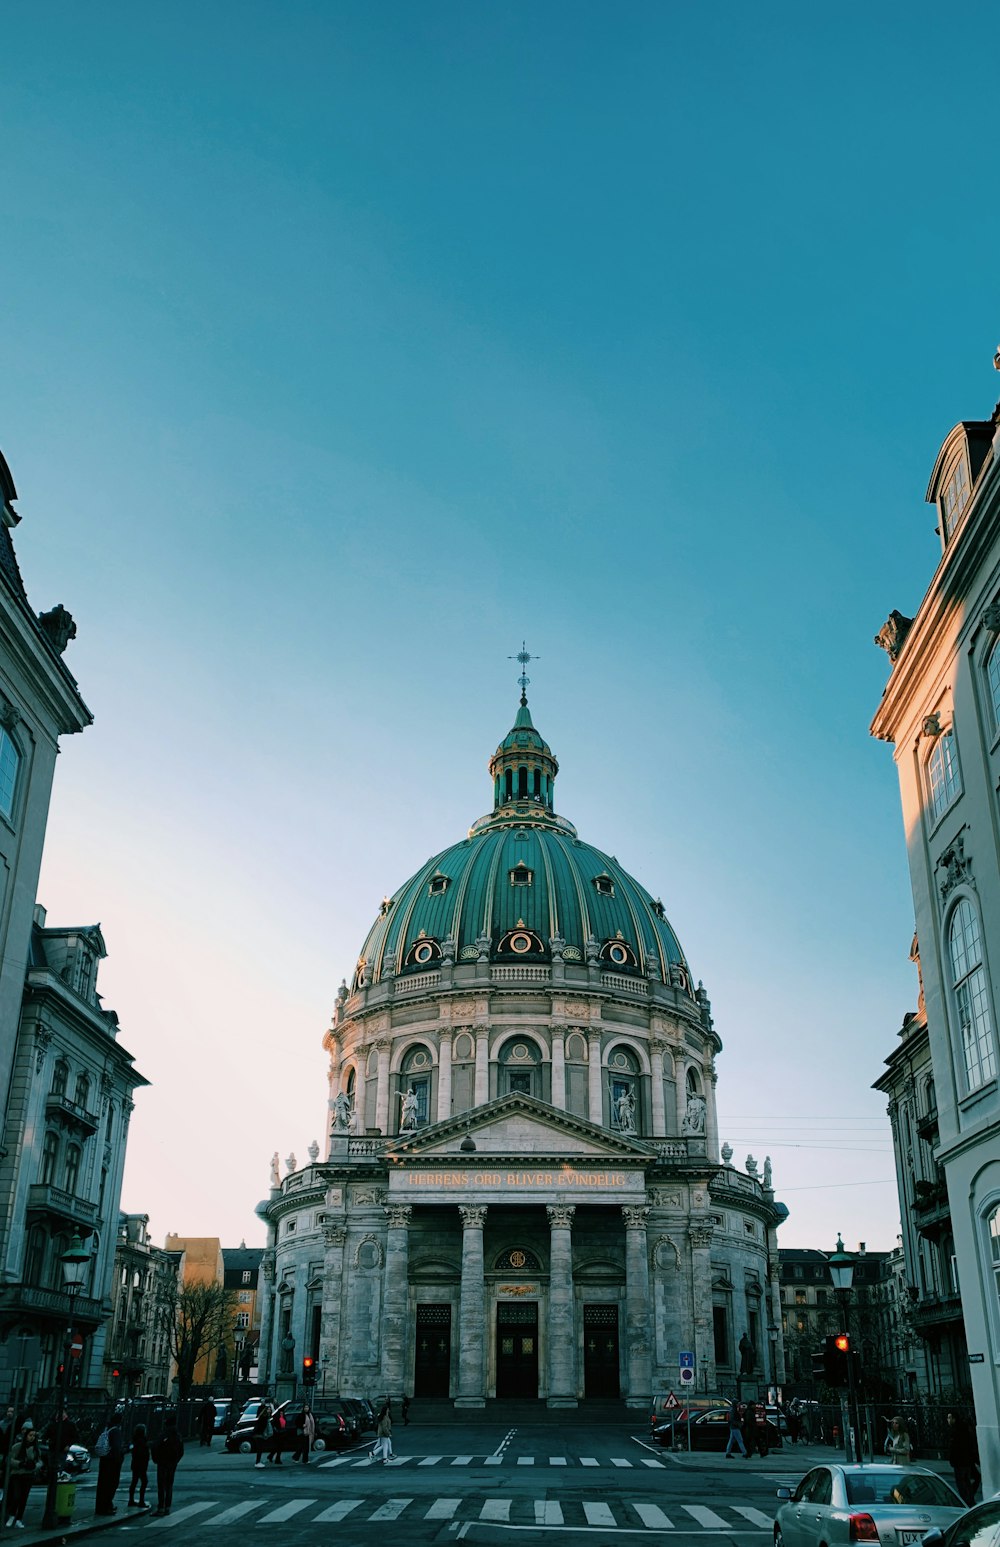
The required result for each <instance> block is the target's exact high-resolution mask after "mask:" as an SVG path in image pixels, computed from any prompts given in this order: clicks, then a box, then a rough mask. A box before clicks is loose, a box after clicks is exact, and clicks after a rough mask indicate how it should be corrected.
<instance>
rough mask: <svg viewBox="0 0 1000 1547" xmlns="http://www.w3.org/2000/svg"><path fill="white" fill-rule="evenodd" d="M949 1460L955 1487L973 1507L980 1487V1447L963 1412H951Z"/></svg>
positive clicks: (949, 1419) (949, 1422) (970, 1506)
mask: <svg viewBox="0 0 1000 1547" xmlns="http://www.w3.org/2000/svg"><path fill="white" fill-rule="evenodd" d="M946 1422H947V1424H948V1460H949V1462H950V1463H951V1469H952V1471H953V1472H954V1473H955V1488H956V1489H957V1491H958V1492H959V1493H960V1494H961V1496H962V1498H963V1499H964V1500H965V1502H966V1504H967V1505H968V1506H969V1508H970V1509H971V1508H972V1506H973V1504H975V1502H976V1491H977V1489H978V1488H979V1447H978V1445H977V1444H976V1436H975V1433H974V1432H973V1429H972V1427H971V1425H970V1424H969V1423H967V1422H966V1420H965V1419H964V1418H963V1417H962V1415H961V1413H949V1414H948V1417H947V1419H946Z"/></svg>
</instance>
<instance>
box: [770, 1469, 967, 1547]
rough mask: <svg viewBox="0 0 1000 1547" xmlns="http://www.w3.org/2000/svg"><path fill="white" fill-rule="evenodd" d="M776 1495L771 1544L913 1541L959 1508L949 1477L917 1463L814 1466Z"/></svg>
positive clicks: (895, 1546)
mask: <svg viewBox="0 0 1000 1547" xmlns="http://www.w3.org/2000/svg"><path fill="white" fill-rule="evenodd" d="M778 1498H779V1499H781V1500H782V1503H781V1505H780V1506H779V1508H778V1512H777V1515H776V1516H775V1520H774V1547H848V1544H850V1543H854V1542H871V1543H881V1547H916V1544H917V1543H919V1542H921V1541H922V1540H923V1538H924V1536H925V1535H926V1534H927V1532H928V1531H930V1530H931V1529H932V1528H933V1527H934V1526H939V1527H941V1528H942V1529H945V1528H946V1527H948V1526H950V1525H951V1524H952V1522H953V1521H955V1520H957V1519H958V1518H959V1516H960V1515H962V1514H963V1513H964V1511H965V1505H964V1504H963V1503H962V1500H961V1499H960V1498H959V1496H958V1494H957V1493H956V1492H955V1490H954V1488H952V1487H951V1485H950V1483H946V1482H945V1480H944V1478H943V1477H939V1476H938V1474H937V1473H936V1472H929V1471H928V1470H927V1469H926V1468H925V1467H919V1466H889V1465H886V1466H882V1465H878V1466H864V1465H854V1466H814V1467H813V1469H812V1471H810V1472H807V1473H806V1475H805V1477H803V1479H802V1481H801V1482H800V1483H799V1485H798V1487H797V1488H795V1489H794V1491H793V1490H792V1489H790V1488H779V1489H778Z"/></svg>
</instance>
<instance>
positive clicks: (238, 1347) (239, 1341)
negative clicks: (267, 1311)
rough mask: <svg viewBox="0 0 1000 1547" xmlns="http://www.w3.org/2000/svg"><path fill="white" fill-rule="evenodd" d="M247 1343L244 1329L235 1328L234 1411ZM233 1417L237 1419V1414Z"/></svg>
mask: <svg viewBox="0 0 1000 1547" xmlns="http://www.w3.org/2000/svg"><path fill="white" fill-rule="evenodd" d="M245 1341H246V1334H245V1333H244V1332H243V1330H242V1328H240V1327H234V1328H233V1408H234V1409H235V1407H236V1388H237V1387H238V1385H239V1380H240V1355H241V1354H242V1352H243V1344H244V1342H245ZM231 1416H233V1417H235V1413H233V1414H231Z"/></svg>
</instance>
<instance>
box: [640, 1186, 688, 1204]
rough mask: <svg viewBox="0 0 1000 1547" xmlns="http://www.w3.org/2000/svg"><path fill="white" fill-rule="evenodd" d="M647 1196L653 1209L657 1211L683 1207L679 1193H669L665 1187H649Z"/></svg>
mask: <svg viewBox="0 0 1000 1547" xmlns="http://www.w3.org/2000/svg"><path fill="white" fill-rule="evenodd" d="M647 1196H648V1198H649V1201H650V1203H651V1204H652V1205H653V1207H654V1208H657V1209H679V1208H682V1207H683V1200H682V1198H681V1195H680V1193H679V1192H671V1191H670V1189H669V1188H667V1187H650V1188H649V1189H648V1192H647Z"/></svg>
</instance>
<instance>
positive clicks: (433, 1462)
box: [417, 1456, 441, 1466]
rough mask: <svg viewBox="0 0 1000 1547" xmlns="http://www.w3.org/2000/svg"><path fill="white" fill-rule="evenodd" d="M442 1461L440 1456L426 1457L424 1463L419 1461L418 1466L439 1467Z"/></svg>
mask: <svg viewBox="0 0 1000 1547" xmlns="http://www.w3.org/2000/svg"><path fill="white" fill-rule="evenodd" d="M440 1460H441V1457H440V1456H424V1458H423V1460H422V1461H418V1462H417V1465H418V1466H437V1464H438V1462H439V1461H440Z"/></svg>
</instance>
